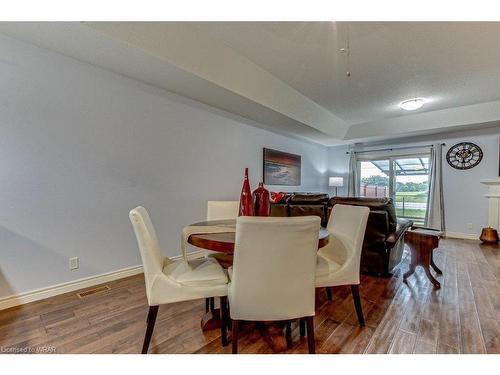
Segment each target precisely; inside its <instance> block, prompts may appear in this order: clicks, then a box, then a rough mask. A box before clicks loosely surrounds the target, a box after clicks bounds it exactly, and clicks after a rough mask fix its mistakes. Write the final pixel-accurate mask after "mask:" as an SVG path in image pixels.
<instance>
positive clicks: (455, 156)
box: [446, 142, 483, 169]
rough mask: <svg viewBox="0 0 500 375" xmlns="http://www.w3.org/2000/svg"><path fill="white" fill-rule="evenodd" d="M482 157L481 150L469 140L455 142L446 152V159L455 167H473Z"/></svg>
mask: <svg viewBox="0 0 500 375" xmlns="http://www.w3.org/2000/svg"><path fill="white" fill-rule="evenodd" d="M482 159H483V150H481V147H479V146H478V145H476V144H474V143H471V142H462V143H457V144H456V145H454V146H452V147H451V148H450V149H449V150H448V152H447V153H446V161H447V162H448V164H449V165H451V166H452V167H453V168H455V169H471V168H474V167H475V166H476V165H478V164H479V162H480V161H481V160H482Z"/></svg>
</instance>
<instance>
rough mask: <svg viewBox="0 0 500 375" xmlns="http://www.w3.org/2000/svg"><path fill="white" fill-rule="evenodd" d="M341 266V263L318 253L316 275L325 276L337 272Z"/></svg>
mask: <svg viewBox="0 0 500 375" xmlns="http://www.w3.org/2000/svg"><path fill="white" fill-rule="evenodd" d="M340 267H341V265H340V264H338V263H336V262H334V261H333V260H332V259H329V258H326V257H324V256H322V255H321V254H318V260H317V262H316V277H318V276H325V275H328V274H330V273H333V272H336V271H337V270H339V269H340Z"/></svg>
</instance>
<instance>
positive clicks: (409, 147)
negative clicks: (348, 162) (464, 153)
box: [346, 143, 446, 154]
mask: <svg viewBox="0 0 500 375" xmlns="http://www.w3.org/2000/svg"><path fill="white" fill-rule="evenodd" d="M440 145H441V146H446V143H440ZM423 147H434V145H422V146H407V147H391V148H380V149H377V150H363V151H346V154H350V153H351V152H354V153H355V154H363V153H365V152H380V151H394V150H408V149H412V148H423Z"/></svg>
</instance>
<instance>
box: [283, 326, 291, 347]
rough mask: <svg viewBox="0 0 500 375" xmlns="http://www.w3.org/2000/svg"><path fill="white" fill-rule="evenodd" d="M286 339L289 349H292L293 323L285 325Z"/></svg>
mask: <svg viewBox="0 0 500 375" xmlns="http://www.w3.org/2000/svg"><path fill="white" fill-rule="evenodd" d="M285 339H286V346H287V348H288V349H290V348H291V347H292V322H291V321H288V322H286V323H285Z"/></svg>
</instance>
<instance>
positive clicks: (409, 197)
mask: <svg viewBox="0 0 500 375" xmlns="http://www.w3.org/2000/svg"><path fill="white" fill-rule="evenodd" d="M403 197H404V199H405V202H415V203H426V202H427V192H426V191H398V192H396V202H402V201H403ZM405 211H406V210H405Z"/></svg>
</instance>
